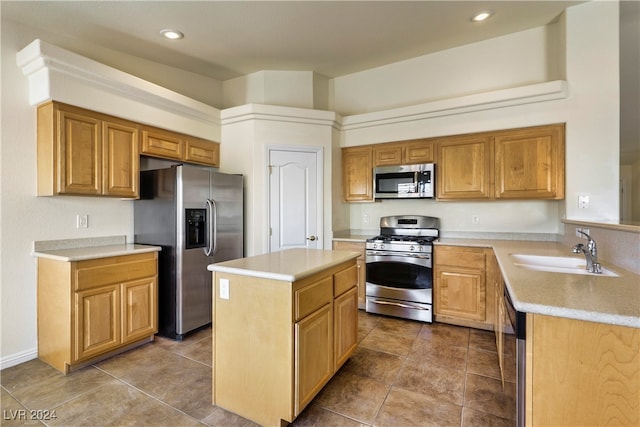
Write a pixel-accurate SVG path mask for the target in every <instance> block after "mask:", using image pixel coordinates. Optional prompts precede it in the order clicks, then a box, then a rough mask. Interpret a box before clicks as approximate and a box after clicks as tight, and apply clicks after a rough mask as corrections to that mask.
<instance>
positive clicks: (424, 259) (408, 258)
mask: <svg viewBox="0 0 640 427" xmlns="http://www.w3.org/2000/svg"><path fill="white" fill-rule="evenodd" d="M365 260H366V261H365V263H366V264H370V263H374V262H394V261H395V262H399V263H406V264H413V265H417V266H419V267H424V268H431V254H427V255H416V254H411V255H409V254H397V253H395V254H384V255H383V254H377V253H376V254H371V253H370V252H367V255H366V257H365Z"/></svg>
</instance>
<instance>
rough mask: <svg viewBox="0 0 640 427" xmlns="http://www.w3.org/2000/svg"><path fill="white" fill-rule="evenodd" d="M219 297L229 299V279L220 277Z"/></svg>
mask: <svg viewBox="0 0 640 427" xmlns="http://www.w3.org/2000/svg"><path fill="white" fill-rule="evenodd" d="M220 299H229V279H220Z"/></svg>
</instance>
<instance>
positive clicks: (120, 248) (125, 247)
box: [33, 244, 162, 261]
mask: <svg viewBox="0 0 640 427" xmlns="http://www.w3.org/2000/svg"><path fill="white" fill-rule="evenodd" d="M160 250H162V248H160V246H149V245H137V244H119V245H106V246H93V247H85V248H72V249H58V250H49V251H34V252H33V255H34V256H36V257H41V258H50V259H55V260H58V261H86V260H88V259H96V258H108V257H113V256H121V255H135V254H141V253H145V252H159V251H160Z"/></svg>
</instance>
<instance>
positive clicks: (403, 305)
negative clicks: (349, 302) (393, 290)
mask: <svg viewBox="0 0 640 427" xmlns="http://www.w3.org/2000/svg"><path fill="white" fill-rule="evenodd" d="M369 301H370V302H373V303H376V304H381V305H394V306H396V307H402V308H411V309H413V310H425V311H429V309H428V308H425V307H419V306H415V305H411V304H402V303H399V302H391V301H381V300H379V299H370V300H369Z"/></svg>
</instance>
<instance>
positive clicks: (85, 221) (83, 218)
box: [76, 214, 89, 228]
mask: <svg viewBox="0 0 640 427" xmlns="http://www.w3.org/2000/svg"><path fill="white" fill-rule="evenodd" d="M76 227H77V228H89V215H87V214H85V215H76Z"/></svg>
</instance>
